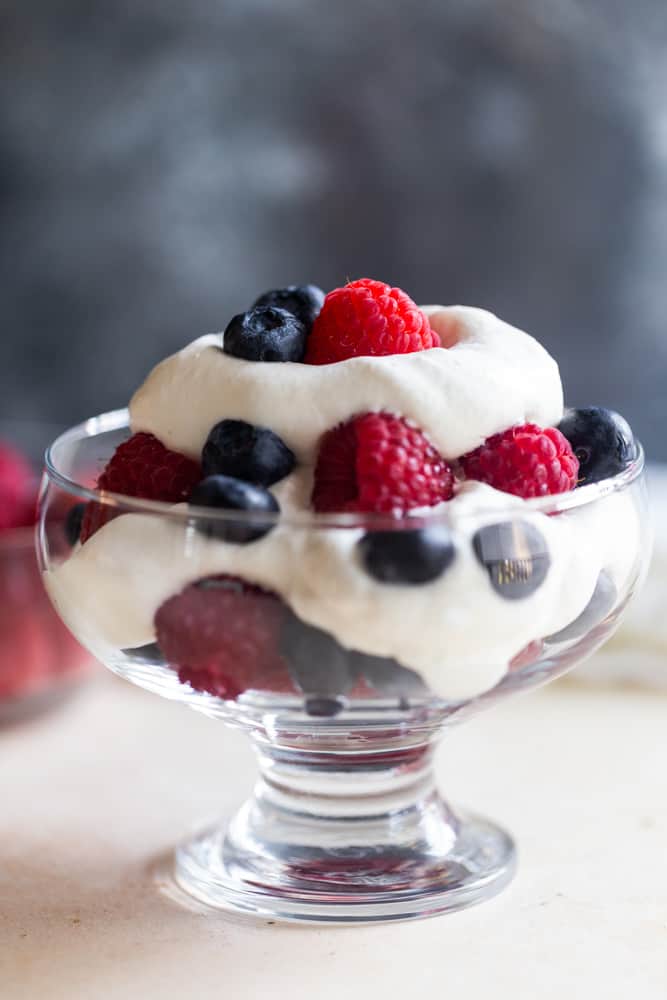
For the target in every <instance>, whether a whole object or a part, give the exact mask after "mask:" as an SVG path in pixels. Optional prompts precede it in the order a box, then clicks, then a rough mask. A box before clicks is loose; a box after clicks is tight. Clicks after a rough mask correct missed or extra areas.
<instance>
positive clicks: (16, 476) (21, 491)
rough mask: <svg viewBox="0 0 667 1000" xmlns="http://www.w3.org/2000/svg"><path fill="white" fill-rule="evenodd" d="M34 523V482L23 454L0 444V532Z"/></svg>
mask: <svg viewBox="0 0 667 1000" xmlns="http://www.w3.org/2000/svg"><path fill="white" fill-rule="evenodd" d="M34 522H35V480H34V475H33V472H32V469H31V467H30V465H29V463H28V462H27V461H26V459H25V458H24V457H23V455H22V454H21V453H20V452H18V451H17V450H16V449H15V448H12V447H10V445H8V444H2V443H0V531H9V530H10V529H12V528H25V527H28V526H29V525H31V524H34Z"/></svg>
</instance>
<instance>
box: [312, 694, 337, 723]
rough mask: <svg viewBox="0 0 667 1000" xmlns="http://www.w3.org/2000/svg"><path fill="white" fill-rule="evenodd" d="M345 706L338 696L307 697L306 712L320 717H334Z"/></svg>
mask: <svg viewBox="0 0 667 1000" xmlns="http://www.w3.org/2000/svg"><path fill="white" fill-rule="evenodd" d="M344 708H345V704H344V702H342V701H340V700H339V699H338V698H306V712H307V714H308V715H315V716H317V717H318V718H328V719H330V718H332V716H334V715H338V714H339V712H342V711H343V709H344Z"/></svg>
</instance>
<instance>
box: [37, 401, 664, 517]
mask: <svg viewBox="0 0 667 1000" xmlns="http://www.w3.org/2000/svg"><path fill="white" fill-rule="evenodd" d="M125 428H127V429H128V430H129V429H130V422H129V411H128V410H127V408H123V409H119V410H111V411H109V412H107V413H102V414H99V415H98V416H95V417H90V418H89V419H87V420H84V421H82V422H81V423H79V424H75V425H74V426H73V427H70V428H68V429H67V430H65V431H63V432H62V433H61V434H59V435H58V437H57V438H56V439H55V440H54V441H53V442H52V443H51V444H50V445H49V446H48V448H47V449H46V452H45V456H44V465H45V468H44V476H43V479H42V490H41V492H42V495H43V494H44V492H45V489H46V487H47V485H48V483H54V484H55V485H57V486H58V487H60V489H62V490H64V491H65V492H66V493H69V494H70V495H71V496H73V497H75V498H77V499H79V500H80V501H83V500H87V501H94V502H97V503H100V504H103V505H105V506H107V507H114V508H118V509H119V512H121V513H137V514H158V515H160V516H163V517H169V518H172V519H177V520H181V521H189V522H192V521H196V520H198V519H200V520H206V521H227V522H231V521H233V522H234V523H236V524H238V523H239V522H241V523H246V524H249V525H250V524H262V525H273V524H278V523H279V522H280V523H281V524H283V525H285V524H293V525H294V526H298V527H309V526H310V527H318V528H325V527H330V528H351V527H356V528H359V527H361V526H365V525H371V526H372V527H373V528H374V529H375V530H381V529H382V528H386V529H391V530H396V529H406V530H410V529H415V528H418V527H425V526H429V525H431V526H432V525H436V524H447V523H450V521H451V514H450V513H449V512H448V511H447V509H446V504H445V505H440V507H437V508H434V509H433V511H432V512H428V511H426V512H424V511H423V509H422V511H420V512H419V514H410V515H408V516H406V517H403V518H397V517H395V516H393V515H388V514H375V513H361V514H358V513H357V514H355V513H340V514H322V513H316V512H314V511H290V512H289V513H285V512H283V511H278V512H275V513H273V512H270V513H269V512H266V513H265V512H261V511H238V510H217V509H213V508H210V507H196V506H194V505H190V504H186V503H181V504H168V503H164V502H162V501H158V500H144V499H141V498H140V497H129V496H125V495H124V494H121V493H113V492H111V491H106V490H99V489H96V488H94V487H90V486H85V485H83V484H82V483H78V482H77V481H76V480H74V479H72V478H70V477H69V476H67V475H66V474H65V473H64V472H62V471H61V470H60V469H59V468H58V463H57V459H56V452H57V451H58V449H60V448H62V447H63V446H67V445H68V444H73V443H74V442H76V441H77V440H83V439H85V438H93V437H96V436H101V435H103V434H108V433H111V432H113V431H118V430H122V429H125ZM644 466H645V455H644V449H643V447H642V445H641V443H640V442H639V441H637V454H636V457H635V458H634V459H633V460H632V462H630V463H629V464H628V465H627V467H626V468H625V469H623V471H622V472H619V473H618V474H617V475H615V476H612V477H610V478H608V479H602V480H600V481H599V482H596V483H588V484H586V485H585V486H580V487H579V488H578V489H574V490H571V491H570V492H568V493H556V494H550V495H548V496H544V497H533V498H529V499H523V498H520V497H515V496H513V495H511V494H507V496H508V502H507V507H506V508H505V507H500V506H498V505H497V504H493V505H491V504H490V505H488V506H486V507H485V506H484V504H475V505H474V507H473V508H472V509H471V510H470V511H465V510H458V511H457V514H456V517H457V520H462V519H465V518H468V517H469V518H474V519H477V518H479V517H480V516H484V515H488V514H494V515H497V516H498V517H499V518H502V517H503V516H504V515H505V514H506V515H508V516H509V517H510V518H516V516H517V514H518V513H519V512H520V511H525V512H527V513H528V512H530V513H543V514H556V513H561V512H565V511H569V510H573V509H575V508H576V509H579V508H581V507H586V506H588V505H589V504H592V503H596V502H597V501H598V500H600V499H602V498H603V497H607V496H610V495H611V494H614V493H619V492H621V491H622V490H625V489H627V488H628V487H629V486H631V485H632V484H633V483H635V482H636V481H637V480H639V479H640V478H641V476H642V474H643V472H644Z"/></svg>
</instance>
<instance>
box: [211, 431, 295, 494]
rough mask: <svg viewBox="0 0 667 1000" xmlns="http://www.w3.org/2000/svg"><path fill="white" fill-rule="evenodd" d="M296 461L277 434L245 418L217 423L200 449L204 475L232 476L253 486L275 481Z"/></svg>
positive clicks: (285, 473)
mask: <svg viewBox="0 0 667 1000" xmlns="http://www.w3.org/2000/svg"><path fill="white" fill-rule="evenodd" d="M295 464H296V460H295V458H294V454H293V452H291V451H290V449H289V448H288V447H287V445H286V444H285V443H284V441H283V440H282V439H281V438H279V437H278V435H277V434H274V433H273V431H270V430H269V429H268V428H266V427H253V425H252V424H247V423H246V422H245V421H244V420H222V421H221V422H220V423H219V424H216V425H215V427H214V428H213V430H212V431H211V433H210V434H209V436H208V438H207V440H206V444H205V445H204V450H203V452H202V469H203V472H204V476H216V475H221V476H233V477H234V479H242V480H244V481H245V482H247V483H253V484H254V485H256V486H271V485H272V484H273V483H277V482H278V481H279V480H280V479H284V478H285V476H288V475H289V474H290V472H291V471H292V469H293V468H294V466H295Z"/></svg>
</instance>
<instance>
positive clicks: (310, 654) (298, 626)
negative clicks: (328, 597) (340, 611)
mask: <svg viewBox="0 0 667 1000" xmlns="http://www.w3.org/2000/svg"><path fill="white" fill-rule="evenodd" d="M280 651H281V653H282V655H283V656H284V657H285V660H286V661H287V663H288V665H289V669H290V673H291V674H292V677H293V679H294V681H295V683H296V684H298V686H299V687H300V688H301V690H302V691H303V693H304V694H305V695H306V696H308V697H314V698H336V697H337V696H339V695H342V694H344V693H345V692H346V691H347V690H348V688H350V687H352V685H353V684H354V682H355V680H356V678H357V675H356V674H355V673H354V671H353V669H351V665H350V655H349V652H348V650H346V649H344V648H343V647H342V646H341V645H340V643H339V642H337V641H336V639H334V637H333V636H332V635H330V634H329V632H324V631H323V630H322V629H320V628H316V627H315V626H314V625H308V624H306V622H303V621H301V619H300V618H297V616H296V615H295V614H292V613H291V612H290V614H288V616H287V618H286V620H285V623H284V625H283V629H282V634H281V639H280Z"/></svg>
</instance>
